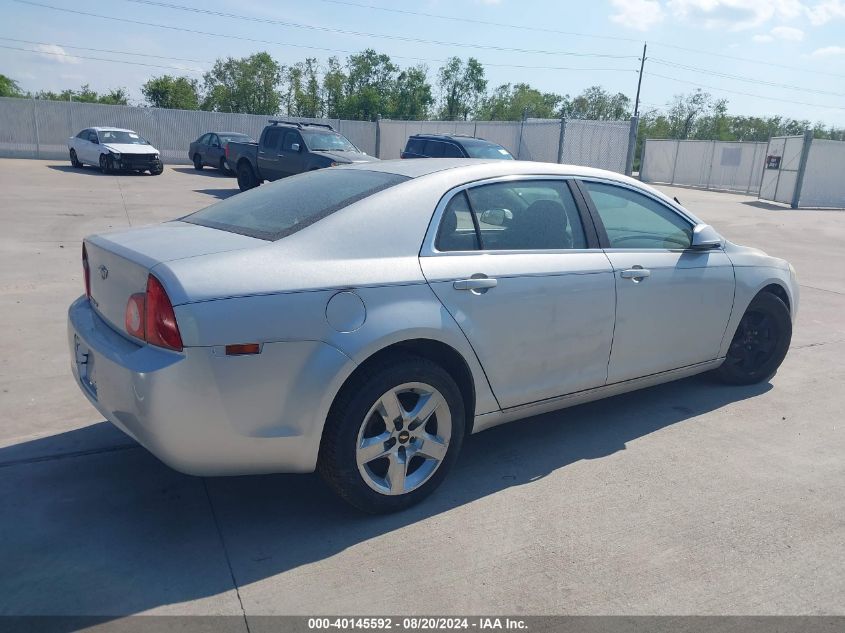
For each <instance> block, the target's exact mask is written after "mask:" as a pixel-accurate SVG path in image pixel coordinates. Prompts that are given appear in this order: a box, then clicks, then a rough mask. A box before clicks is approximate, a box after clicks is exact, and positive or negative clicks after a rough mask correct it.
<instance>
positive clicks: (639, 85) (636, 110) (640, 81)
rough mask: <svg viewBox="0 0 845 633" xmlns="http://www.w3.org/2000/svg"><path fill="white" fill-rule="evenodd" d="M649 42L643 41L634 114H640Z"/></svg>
mask: <svg viewBox="0 0 845 633" xmlns="http://www.w3.org/2000/svg"><path fill="white" fill-rule="evenodd" d="M647 46H648V42H643V56H642V59H640V78H639V79H638V80H637V98H636V99H635V100H634V116H639V115H640V87H641V86H642V85H643V68H645V59H646V58H645V51H646V47H647Z"/></svg>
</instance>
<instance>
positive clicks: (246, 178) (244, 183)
mask: <svg viewBox="0 0 845 633" xmlns="http://www.w3.org/2000/svg"><path fill="white" fill-rule="evenodd" d="M257 186H258V178H256V177H255V172H253V171H252V167H251V166H250V164H249V163H247V162H243V163H241V164H240V165H238V188H239V189H240V190H241V191H246V190H247V189H252V188H254V187H257Z"/></svg>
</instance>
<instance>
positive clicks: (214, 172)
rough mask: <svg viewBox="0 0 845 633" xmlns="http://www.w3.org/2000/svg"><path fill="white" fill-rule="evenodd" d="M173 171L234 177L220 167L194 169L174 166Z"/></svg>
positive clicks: (214, 176)
mask: <svg viewBox="0 0 845 633" xmlns="http://www.w3.org/2000/svg"><path fill="white" fill-rule="evenodd" d="M173 171H175V172H176V173H178V174H190V175H192V176H209V177H210V178H226V179H232V178H234V174H224V173H223V172H222V171H220V170H219V169H215V168H214V167H205V168H203V169H194V168H193V167H174V168H173Z"/></svg>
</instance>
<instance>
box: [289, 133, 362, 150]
mask: <svg viewBox="0 0 845 633" xmlns="http://www.w3.org/2000/svg"><path fill="white" fill-rule="evenodd" d="M301 132H302V136H303V137H304V138H305V144H306V145H308V148H309V149H310V150H311V151H312V152H321V151H322V152H357V151H358V148H357V147H355V146H354V145H353V144H352V143H350V142H349V140H348V139H347V138H346V137H345V136H343V135H342V134H338V133H337V132H328V131H326V132H323V131H320V132H317V131H315V130H301Z"/></svg>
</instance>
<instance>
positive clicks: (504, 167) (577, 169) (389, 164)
mask: <svg viewBox="0 0 845 633" xmlns="http://www.w3.org/2000/svg"><path fill="white" fill-rule="evenodd" d="M335 169H364V170H367V171H381V172H387V173H391V174H397V175H399V176H407V177H408V178H419V177H421V176H427V175H428V174H433V173H436V172H441V171H445V170H447V169H449V170H457V171H467V172H469V171H474V172H477V173H480V174H481V177H482V178H495V177H496V176H508V175H511V174H513V175H515V176H516V175H550V176H585V177H590V176H591V177H594V178H608V179H611V180H624V181H630V180H633V179H631V178H628V177H627V176H624V175H622V174H619V173H616V172H613V171H607V170H604V169H596V168H595V167H583V166H581V165H561V164H558V163H541V162H539V161H533V160H499V159H482V158H418V159H414V160H407V159H395V160H382V161H378V162H373V163H356V164H354V165H348V166H342V167H336V168H335ZM456 175H457V174H456ZM635 182H636V183H637V185H639V186H642V183H640V182H639V181H635Z"/></svg>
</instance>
